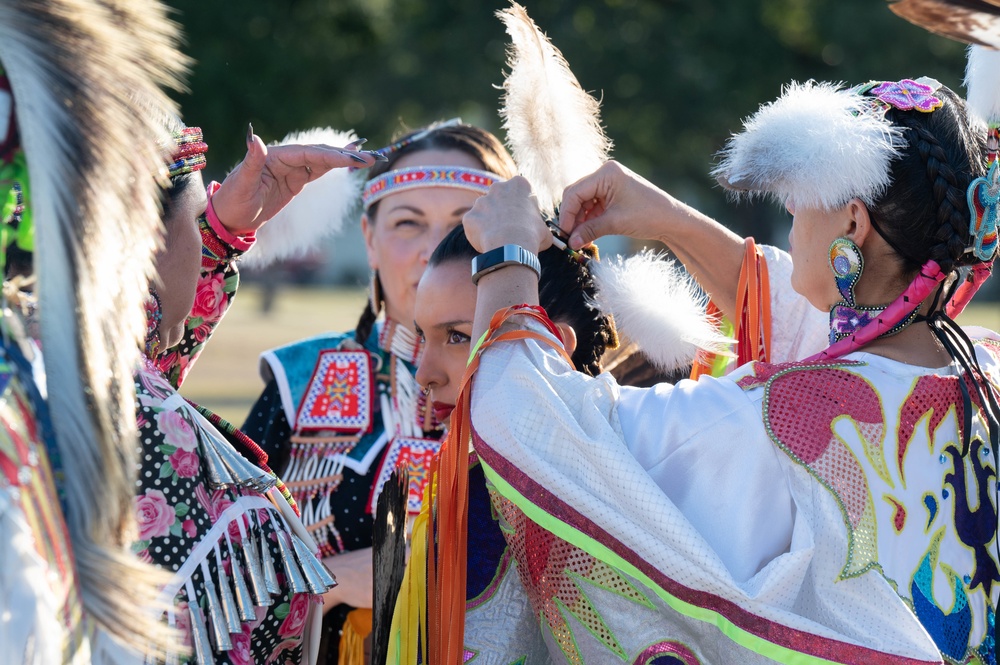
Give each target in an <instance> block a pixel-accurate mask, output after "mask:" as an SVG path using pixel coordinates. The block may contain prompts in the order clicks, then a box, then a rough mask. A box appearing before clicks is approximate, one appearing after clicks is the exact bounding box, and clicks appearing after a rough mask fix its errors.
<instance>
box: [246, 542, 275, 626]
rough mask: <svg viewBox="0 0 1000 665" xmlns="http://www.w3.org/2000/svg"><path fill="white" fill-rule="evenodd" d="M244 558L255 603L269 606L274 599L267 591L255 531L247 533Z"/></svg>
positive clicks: (260, 605) (258, 605)
mask: <svg viewBox="0 0 1000 665" xmlns="http://www.w3.org/2000/svg"><path fill="white" fill-rule="evenodd" d="M243 558H244V560H245V561H246V564H247V572H248V573H249V577H250V591H251V593H252V594H253V604H254V605H256V606H257V607H267V606H269V605H271V604H272V603H273V602H274V601H272V600H271V594H269V593H268V592H267V583H266V582H265V581H264V573H263V572H261V569H260V556H259V555H258V554H257V545H256V544H255V543H254V538H253V532H250V533H248V534H247V537H246V538H245V539H244V540H243Z"/></svg>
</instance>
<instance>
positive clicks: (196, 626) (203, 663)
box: [188, 599, 215, 665]
mask: <svg viewBox="0 0 1000 665" xmlns="http://www.w3.org/2000/svg"><path fill="white" fill-rule="evenodd" d="M188 616H189V617H190V624H191V641H192V642H193V643H194V657H195V660H196V661H197V662H198V663H200V665H212V663H214V662H215V656H214V655H213V654H212V645H211V644H210V643H209V641H208V629H207V628H205V617H204V616H202V613H201V608H200V607H198V605H197V603H196V601H194V600H193V599H188Z"/></svg>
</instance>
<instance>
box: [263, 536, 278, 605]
mask: <svg viewBox="0 0 1000 665" xmlns="http://www.w3.org/2000/svg"><path fill="white" fill-rule="evenodd" d="M260 533H261V535H260V565H261V568H263V569H264V584H265V586H267V592H268V593H269V594H271V595H272V596H277V595H278V594H280V593H281V585H280V584H278V573H277V571H276V570H275V569H274V557H273V556H271V544H270V542H268V541H269V539H268V537H267V536H266V535H265V534H264V531H263V529H261V532H260Z"/></svg>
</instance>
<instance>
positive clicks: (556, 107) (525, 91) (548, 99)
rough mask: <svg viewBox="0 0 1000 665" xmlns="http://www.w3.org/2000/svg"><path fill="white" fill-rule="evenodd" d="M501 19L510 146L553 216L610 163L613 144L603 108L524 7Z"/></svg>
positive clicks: (545, 211)
mask: <svg viewBox="0 0 1000 665" xmlns="http://www.w3.org/2000/svg"><path fill="white" fill-rule="evenodd" d="M497 16H498V17H499V18H500V19H501V20H502V21H503V22H504V25H505V26H506V27H507V33H508V34H509V35H510V46H509V48H508V51H507V65H508V66H509V67H510V73H509V74H507V77H506V79H505V81H504V84H503V89H504V98H503V106H502V107H501V109H500V116H501V117H502V118H503V121H504V124H503V127H504V130H506V132H507V142H508V144H509V146H510V148H511V153H512V154H513V156H514V161H515V162H517V166H518V169H519V170H520V172H521V175H523V176H524V177H525V178H527V179H528V181H529V182H530V183H531V187H532V189H533V190H534V194H535V197H536V198H537V199H538V205H539V207H540V208H541V210H542V213H543V214H547V215H549V216H551V215H552V214H553V211H554V210H555V208H556V207H557V206H558V205H559V202H560V201H561V200H562V193H563V190H564V189H565V188H566V187H567V186H569V185H571V184H573V183H574V182H576V181H577V180H579V179H580V178H582V177H583V176H585V175H587V174H589V173H592V172H593V171H596V170H597V168H598V167H599V166H600V165H601V164H603V163H604V162H605V161H607V159H608V153H609V152H610V150H611V141H610V140H609V139H608V137H607V136H606V135H605V133H604V129H603V128H602V127H601V119H600V103H599V102H598V101H597V100H596V99H594V98H593V97H592V96H590V95H589V94H587V93H586V91H584V90H583V88H581V87H580V83H579V82H578V81H577V80H576V77H575V76H574V75H573V72H572V71H570V68H569V65H568V64H567V62H566V59H565V58H564V57H563V55H562V53H560V52H559V49H557V48H556V47H555V46H553V45H552V42H550V41H549V38H548V37H546V36H545V34H544V33H543V32H542V31H541V30H539V29H538V26H537V25H535V23H534V21H532V20H531V17H530V16H528V13H527V12H526V11H525V9H524V7H522V6H521V5H518V4H517V3H512V4H511V6H510V7H509V8H507V9H503V10H500V11H499V12H497Z"/></svg>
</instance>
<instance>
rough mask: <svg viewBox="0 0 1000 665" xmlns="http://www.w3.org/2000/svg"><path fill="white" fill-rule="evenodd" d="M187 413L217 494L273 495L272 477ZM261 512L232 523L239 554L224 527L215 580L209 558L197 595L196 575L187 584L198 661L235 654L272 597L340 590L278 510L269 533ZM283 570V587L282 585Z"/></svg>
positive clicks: (200, 418) (217, 546)
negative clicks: (239, 638)
mask: <svg viewBox="0 0 1000 665" xmlns="http://www.w3.org/2000/svg"><path fill="white" fill-rule="evenodd" d="M187 411H188V413H189V414H192V416H193V417H194V418H195V420H196V422H198V423H199V425H200V427H199V434H200V439H201V451H202V459H203V460H204V461H205V465H206V470H205V471H206V475H207V478H208V484H209V486H210V487H211V488H212V489H222V488H230V489H233V490H235V491H237V492H239V491H242V490H247V491H252V492H254V493H257V494H261V495H264V494H267V493H268V492H270V491H274V490H273V489H272V488H273V487H274V485H275V483H276V479H275V477H274V476H273V475H271V474H270V473H267V472H266V471H264V470H263V469H261V468H259V467H257V466H256V465H254V464H253V463H251V462H249V461H248V460H247V459H246V458H245V457H243V456H242V455H241V454H240V453H239V452H238V451H237V450H236V449H235V448H233V446H232V444H230V443H229V442H228V441H227V440H225V439H224V438H223V437H221V436H220V435H219V434H218V433H217V432H216V431H215V429H214V427H213V426H212V425H211V423H209V422H208V421H207V420H206V419H204V417H203V416H201V414H200V413H198V412H197V411H196V410H195V409H194V408H193V407H192V408H188V409H187ZM258 510H260V509H253V510H249V511H245V512H242V513H239V514H238V515H236V516H235V517H234V518H233V519H234V521H238V527H239V531H240V542H239V546H240V547H238V548H236V547H234V546H233V542H232V539H231V537H230V535H229V528H228V527H229V525H226V528H225V529H223V531H222V533H223V536H222V537H220V539H219V542H218V543H216V544H215V548H214V551H215V564H216V565H215V566H214V569H215V570H214V572H213V571H211V570H210V568H209V565H208V558H209V557H210V556H211V554H210V555H209V557H206V558H205V559H204V560H202V561H201V564H200V572H201V584H200V585H199V586H198V587H196V585H195V584H194V583H193V580H194V575H192V576H191V578H190V579H188V580H187V581H186V593H187V597H188V609H187V611H188V615H189V619H190V626H191V640H192V642H193V647H194V655H195V658H196V661H197V662H198V663H201V664H203V665H209V664H211V663H214V662H215V657H214V653H215V652H221V651H229V650H230V649H232V648H233V643H232V639H231V638H230V635H233V634H239V633H242V632H243V627H242V623H244V622H250V621H253V620H255V618H256V608H257V607H268V606H270V605H272V604H273V603H274V597H276V596H277V597H281V596H284V595H285V594H286V593H287V594H288V595H289V599H290V598H291V596H292V595H294V594H297V593H308V594H311V595H321V594H323V593H325V592H326V591H328V590H329V589H332V588H333V587H334V586H336V585H337V581H336V579H335V578H334V576H333V574H332V573H331V572H330V571H329V570H327V569H326V567H325V566H324V565H323V563H322V562H321V561H320V560H319V559H318V558H316V556H315V554H313V552H312V551H311V549H310V548H309V546H308V545H306V543H305V542H304V541H303V540H302V539H301V538H300V537H299V536H298V535H296V534H295V533H294V532H293V531H292V529H291V528H290V527H289V525H288V523H287V522H285V519H284V517H283V516H282V515H281V513H280V511H279V510H278V509H277V508H273V507H268V508H266V510H268V512H269V514H270V519H269V520H268V521H267V522H266V524H268V525H270V526H269V527H268V529H267V530H265V528H264V524H263V523H261V521H260V517H259V515H258V512H257V511H258ZM247 515H252V516H253V519H252V520H251V523H250V524H246V523H245V522H244V521H243V520H244V518H245V517H246V516H247ZM272 542H273V543H274V544H275V546H276V550H277V559H278V562H275V555H274V553H273V552H272V545H271V543H272ZM222 547H226V548H227V549H228V553H229V558H228V560H229V562H230V566H231V568H230V570H231V575H230V574H227V573H226V569H225V567H224V566H223V559H222V555H221V550H222ZM279 565H280V566H281V571H282V573H283V574H284V577H285V580H284V585H282V584H281V583H280V582H279V580H278V566H279ZM203 601H204V607H206V608H207V609H205V610H203V609H202V608H203Z"/></svg>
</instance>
